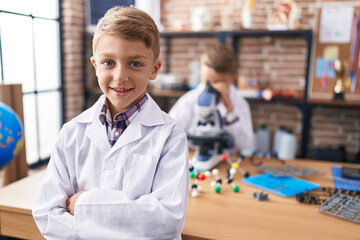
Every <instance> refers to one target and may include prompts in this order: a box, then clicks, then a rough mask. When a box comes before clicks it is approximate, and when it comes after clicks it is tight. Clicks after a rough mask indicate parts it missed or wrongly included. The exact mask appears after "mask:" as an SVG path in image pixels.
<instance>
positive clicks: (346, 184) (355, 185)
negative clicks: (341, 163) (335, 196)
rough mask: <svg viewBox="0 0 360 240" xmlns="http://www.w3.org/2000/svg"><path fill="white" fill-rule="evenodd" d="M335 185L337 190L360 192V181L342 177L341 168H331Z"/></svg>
mask: <svg viewBox="0 0 360 240" xmlns="http://www.w3.org/2000/svg"><path fill="white" fill-rule="evenodd" d="M331 171H332V175H333V176H334V185H335V188H337V189H345V190H355V191H360V180H358V179H353V178H343V177H341V167H331Z"/></svg>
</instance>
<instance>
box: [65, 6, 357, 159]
mask: <svg viewBox="0 0 360 240" xmlns="http://www.w3.org/2000/svg"><path fill="white" fill-rule="evenodd" d="M62 2H63V7H62V8H63V10H64V13H63V21H64V29H63V30H64V36H63V37H64V52H65V55H64V60H65V75H64V77H65V90H66V92H65V94H66V118H67V119H70V118H72V117H73V116H75V115H76V114H78V113H79V112H81V111H82V104H83V92H82V67H81V64H82V61H78V58H79V56H82V42H81V39H82V36H81V33H80V32H81V29H83V24H84V21H83V17H84V15H83V12H82V11H81V10H82V9H83V0H77V1H70V0H63V1H62ZM331 2H337V3H340V1H334V0H297V1H296V3H297V5H298V6H299V7H300V8H301V9H302V16H303V29H312V30H314V32H316V26H317V18H318V9H319V7H321V6H322V5H324V4H328V3H331ZM242 3H243V1H240V0H222V1H218V0H198V1H190V0H161V23H162V25H163V26H164V31H168V32H172V31H174V30H175V29H176V28H180V27H181V28H182V29H183V31H190V29H191V28H190V16H191V15H190V13H191V9H193V8H194V7H197V6H206V7H207V9H208V10H209V11H210V13H211V15H212V27H211V29H210V30H214V31H217V30H220V29H221V28H220V22H221V17H222V14H223V13H224V12H225V11H224V9H226V7H228V10H230V12H229V13H228V14H229V15H230V16H231V21H232V24H233V26H234V28H238V27H240V26H241V22H242V19H241V12H242ZM277 3H278V1H277V0H256V1H255V5H254V11H253V17H252V28H253V29H264V28H266V21H267V15H268V13H270V12H271V11H272V10H273V9H274V8H275V7H276V4H277ZM341 4H350V5H351V4H352V5H359V3H358V1H357V0H347V1H341ZM65 10H67V12H66V11H65ZM75 12H76V14H75ZM65 33H67V34H65ZM216 41H217V40H216V39H214V38H207V37H196V38H174V39H173V40H172V42H171V46H172V47H171V59H170V71H171V73H174V74H177V75H179V76H182V77H183V78H184V79H187V78H188V76H189V75H190V73H191V68H190V64H191V62H192V61H193V60H198V59H199V57H200V54H201V53H202V52H203V50H204V49H205V48H206V46H208V45H210V44H213V43H214V42H216ZM238 44H239V45H238V48H239V52H238V59H239V69H238V70H239V74H241V75H243V76H246V77H251V78H254V79H255V80H257V81H258V83H259V85H260V86H262V87H270V88H276V89H283V90H285V89H289V88H291V89H295V90H298V91H301V90H302V89H303V88H304V85H305V65H306V53H307V46H306V42H305V40H303V39H302V38H293V37H292V38H284V37H273V38H270V37H248V38H242V39H241V40H240V41H239V43H238ZM88 46H90V45H88ZM87 49H88V50H89V51H91V50H90V49H89V47H87ZM165 49H166V46H165V41H164V39H161V53H160V57H161V58H162V59H163V61H164V63H165V60H166V59H165V57H166V56H165ZM75 55H76V56H77V57H76V56H75ZM86 61H88V60H87V59H86ZM87 67H89V66H87ZM89 69H90V70H89V71H90V72H91V68H89ZM164 71H165V65H163V68H162V69H161V72H164ZM90 85H91V86H97V83H96V81H95V79H94V76H93V75H92V76H91V77H90ZM250 106H251V111H252V117H253V125H254V128H257V127H258V126H259V125H261V124H266V125H267V126H268V127H269V129H270V131H271V132H272V133H273V132H274V131H275V130H276V129H277V128H278V127H279V126H280V125H283V126H285V127H287V128H290V129H292V130H293V131H294V133H295V134H296V135H297V136H298V149H299V146H300V136H301V131H302V129H301V122H302V115H301V112H300V111H299V110H298V108H297V107H295V106H291V105H284V104H268V103H266V104H260V103H251V104H250ZM359 114H360V113H359V110H358V109H356V108H347V109H344V110H343V109H341V108H336V107H330V106H325V107H316V108H314V110H313V115H312V121H311V129H310V139H309V143H308V144H309V145H308V146H309V149H311V147H312V146H323V147H337V146H339V145H341V144H346V146H347V152H348V154H349V156H350V158H353V156H354V155H355V154H356V153H357V151H358V149H359V138H360V137H359V135H360V130H359V119H360V118H359Z"/></svg>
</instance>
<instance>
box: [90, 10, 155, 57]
mask: <svg viewBox="0 0 360 240" xmlns="http://www.w3.org/2000/svg"><path fill="white" fill-rule="evenodd" d="M102 34H109V35H115V36H118V37H124V38H128V39H137V40H141V41H142V42H144V43H145V46H146V47H147V48H151V50H152V51H153V54H154V60H156V59H157V58H158V57H159V54H160V40H159V39H160V34H159V31H158V29H157V27H156V24H155V22H154V20H153V19H152V18H151V17H150V16H149V15H148V14H147V13H146V12H144V11H142V10H140V9H137V8H135V7H119V6H115V7H113V8H111V9H109V10H108V11H107V12H106V13H105V15H104V17H102V18H101V19H100V20H99V22H98V24H97V26H96V29H95V33H94V37H93V53H94V54H95V49H96V47H97V44H98V41H99V38H100V37H101V35H102Z"/></svg>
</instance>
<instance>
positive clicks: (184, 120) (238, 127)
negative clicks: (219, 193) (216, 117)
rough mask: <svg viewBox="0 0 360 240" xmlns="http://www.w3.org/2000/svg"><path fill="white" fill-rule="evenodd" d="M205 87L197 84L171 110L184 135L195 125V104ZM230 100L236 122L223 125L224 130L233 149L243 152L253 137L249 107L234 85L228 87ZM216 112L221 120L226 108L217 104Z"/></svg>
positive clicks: (170, 113)
mask: <svg viewBox="0 0 360 240" xmlns="http://www.w3.org/2000/svg"><path fill="white" fill-rule="evenodd" d="M204 88H205V85H204V84H199V85H198V86H197V87H196V88H195V89H193V90H191V91H189V92H187V93H185V94H184V95H183V96H182V97H181V98H179V100H178V101H176V103H175V105H174V106H173V107H172V108H171V110H170V112H169V115H170V116H172V117H173V118H175V119H176V120H177V122H178V123H179V124H180V125H181V126H182V127H183V128H184V130H185V131H186V133H189V130H190V129H191V128H193V127H194V126H195V125H196V119H197V118H196V116H197V115H198V114H199V113H198V109H197V102H198V99H199V95H200V94H201V93H202V92H203V91H204ZM230 98H231V100H232V103H233V105H234V114H235V115H236V116H237V117H238V118H239V120H238V121H236V122H234V123H232V124H229V125H224V130H225V131H227V132H229V133H231V134H232V135H233V137H234V139H235V149H236V150H243V149H246V148H248V147H249V146H250V145H251V142H252V138H253V136H254V132H253V125H252V120H251V112H250V107H249V104H248V103H247V101H246V100H245V99H244V98H243V97H242V96H241V94H240V92H239V91H238V90H237V88H236V87H235V86H234V85H230ZM218 110H219V112H220V115H221V117H222V118H224V117H225V116H226V107H225V106H224V104H223V103H221V102H219V104H218Z"/></svg>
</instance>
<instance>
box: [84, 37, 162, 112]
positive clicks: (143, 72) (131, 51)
mask: <svg viewBox="0 0 360 240" xmlns="http://www.w3.org/2000/svg"><path fill="white" fill-rule="evenodd" d="M91 62H92V64H93V66H94V68H95V71H96V76H97V77H98V82H99V86H100V89H101V90H102V92H103V93H104V94H105V96H106V97H107V98H108V100H109V107H110V111H111V115H112V116H114V115H116V114H117V113H119V112H123V111H125V110H126V109H128V108H129V107H131V106H133V105H135V104H136V103H138V102H139V101H140V100H141V99H142V98H143V97H144V95H145V93H146V88H147V83H148V80H149V79H150V80H154V79H155V78H156V75H157V73H158V72H159V69H160V67H161V61H160V60H159V59H157V60H154V55H153V52H152V50H151V48H147V47H146V46H145V43H144V42H142V41H141V40H136V39H128V38H123V37H118V36H114V35H109V34H103V35H102V36H101V37H100V38H99V39H98V44H97V46H96V49H95V50H94V56H93V57H91Z"/></svg>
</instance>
